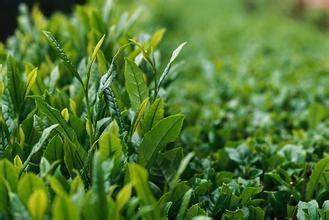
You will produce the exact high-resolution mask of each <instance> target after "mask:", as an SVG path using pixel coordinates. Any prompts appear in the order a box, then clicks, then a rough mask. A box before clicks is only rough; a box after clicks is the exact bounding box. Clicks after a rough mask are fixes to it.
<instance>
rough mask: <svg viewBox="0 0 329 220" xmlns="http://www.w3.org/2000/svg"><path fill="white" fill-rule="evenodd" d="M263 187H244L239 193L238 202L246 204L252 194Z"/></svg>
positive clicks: (260, 190) (258, 191)
mask: <svg viewBox="0 0 329 220" xmlns="http://www.w3.org/2000/svg"><path fill="white" fill-rule="evenodd" d="M262 190H263V187H246V188H245V189H244V190H243V191H242V193H241V195H240V200H241V201H240V203H241V204H242V205H246V204H247V202H248V201H249V200H250V199H251V197H252V196H254V195H256V194H258V193H260V192H262Z"/></svg>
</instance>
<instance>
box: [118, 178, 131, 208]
mask: <svg viewBox="0 0 329 220" xmlns="http://www.w3.org/2000/svg"><path fill="white" fill-rule="evenodd" d="M131 192H132V185H131V184H129V183H128V184H127V185H125V186H124V187H123V188H122V189H121V190H120V191H119V193H118V195H117V197H116V204H117V210H118V212H120V211H121V209H122V208H123V207H124V205H125V204H126V203H127V202H128V200H129V199H130V196H131Z"/></svg>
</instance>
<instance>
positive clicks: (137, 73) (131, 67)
mask: <svg viewBox="0 0 329 220" xmlns="http://www.w3.org/2000/svg"><path fill="white" fill-rule="evenodd" d="M125 66H126V67H125V85H126V89H127V92H128V95H129V99H130V103H131V107H132V109H133V110H135V111H136V110H137V108H138V107H139V106H140V105H141V104H142V103H143V101H144V100H145V99H146V98H147V97H148V93H149V92H148V87H147V85H146V83H145V80H144V73H143V71H142V70H141V69H140V68H139V67H138V66H137V65H136V63H135V62H134V61H132V60H129V59H126V64H125Z"/></svg>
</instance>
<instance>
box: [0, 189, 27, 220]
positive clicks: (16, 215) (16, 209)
mask: <svg viewBox="0 0 329 220" xmlns="http://www.w3.org/2000/svg"><path fill="white" fill-rule="evenodd" d="M9 198H10V214H11V215H12V217H13V219H22V220H23V219H30V215H29V213H28V211H27V209H26V207H25V206H24V205H23V203H22V201H21V200H20V199H19V198H18V196H17V194H16V193H13V192H9ZM0 207H1V203H0Z"/></svg>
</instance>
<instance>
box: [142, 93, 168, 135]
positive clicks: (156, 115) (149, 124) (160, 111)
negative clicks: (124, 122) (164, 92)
mask: <svg viewBox="0 0 329 220" xmlns="http://www.w3.org/2000/svg"><path fill="white" fill-rule="evenodd" d="M163 117H164V102H163V99H161V98H158V99H156V100H155V101H154V102H153V103H152V105H151V106H150V108H149V109H148V110H147V112H146V113H145V116H144V118H143V120H142V121H141V128H142V134H145V133H146V132H148V131H149V130H151V129H152V128H153V127H154V125H155V124H156V123H158V122H159V121H160V120H161V119H163Z"/></svg>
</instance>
